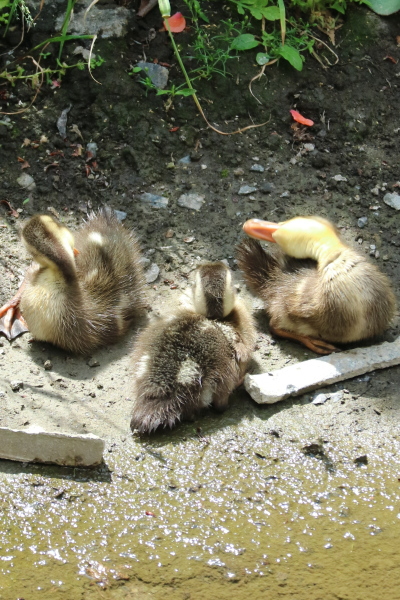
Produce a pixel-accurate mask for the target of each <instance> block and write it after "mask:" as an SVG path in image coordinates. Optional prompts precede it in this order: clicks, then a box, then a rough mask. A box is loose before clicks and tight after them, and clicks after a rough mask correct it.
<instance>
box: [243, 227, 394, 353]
mask: <svg viewBox="0 0 400 600" xmlns="http://www.w3.org/2000/svg"><path fill="white" fill-rule="evenodd" d="M243 229H244V231H245V232H246V233H247V234H248V235H249V236H251V237H253V238H258V239H261V240H267V241H269V242H276V244H277V245H278V248H274V249H272V248H268V249H263V248H262V247H261V245H260V243H259V242H257V241H255V240H252V239H245V240H244V241H242V242H241V244H240V245H239V247H238V254H237V260H238V265H239V267H240V269H241V270H242V271H243V273H244V277H245V280H246V282H247V283H248V285H249V287H250V288H251V289H253V291H254V292H255V293H256V294H257V295H258V296H260V297H261V298H262V299H263V300H264V301H265V303H266V310H267V312H268V313H269V315H270V317H271V321H270V329H271V332H272V333H274V334H276V335H278V336H281V337H286V338H289V339H294V340H298V341H299V342H301V343H303V344H304V345H305V346H307V348H310V349H311V350H313V351H314V352H317V353H318V354H329V353H331V352H334V351H336V350H337V348H336V347H335V346H334V345H332V344H331V343H329V342H334V343H348V342H356V341H358V340H363V339H366V338H372V337H374V336H377V335H379V334H381V333H383V331H384V330H385V329H386V328H387V327H388V325H389V324H390V321H391V319H392V318H393V316H394V313H395V310H396V301H395V296H394V293H393V291H392V287H391V285H390V282H389V280H388V278H387V277H386V275H384V274H383V273H381V272H380V271H379V269H378V268H377V267H376V266H375V265H373V264H371V263H370V262H369V260H368V259H367V258H366V257H365V256H364V255H362V254H360V253H359V252H357V251H356V250H354V249H353V248H350V247H349V246H348V245H347V244H346V243H345V242H343V240H342V239H341V237H340V234H339V232H338V230H337V229H336V227H335V226H334V225H332V223H330V222H329V221H326V220H325V219H322V218H320V217H296V218H294V219H290V220H289V221H284V222H282V223H270V222H268V221H261V220H259V219H251V220H249V221H247V222H246V223H245V224H244V226H243Z"/></svg>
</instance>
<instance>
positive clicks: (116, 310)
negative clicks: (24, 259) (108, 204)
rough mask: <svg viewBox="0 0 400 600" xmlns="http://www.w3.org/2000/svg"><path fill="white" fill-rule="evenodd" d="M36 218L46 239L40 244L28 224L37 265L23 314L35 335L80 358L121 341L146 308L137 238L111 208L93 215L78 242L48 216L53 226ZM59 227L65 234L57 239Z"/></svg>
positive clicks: (24, 296)
mask: <svg viewBox="0 0 400 600" xmlns="http://www.w3.org/2000/svg"><path fill="white" fill-rule="evenodd" d="M33 219H36V220H38V219H41V220H42V222H43V223H44V226H45V228H47V240H46V243H44V242H40V241H38V240H37V239H36V237H37V236H36V237H35V236H34V235H32V233H31V231H30V229H29V226H30V222H28V224H27V225H26V226H25V228H24V231H23V239H24V241H25V244H26V246H27V248H28V250H29V251H30V252H31V253H32V255H33V258H34V259H35V261H36V262H35V263H33V265H32V267H31V269H30V270H29V272H28V274H27V279H26V286H25V289H24V290H23V293H22V298H21V310H22V313H23V315H24V318H25V320H26V321H27V324H28V327H29V330H30V331H31V333H32V335H33V336H34V337H35V338H36V339H38V340H43V341H46V342H51V343H53V344H55V345H57V346H59V347H61V348H63V349H65V350H69V351H72V352H76V353H81V354H89V353H90V352H92V351H93V350H94V349H95V348H97V347H99V346H104V345H106V344H111V343H114V342H115V341H117V339H118V338H119V337H120V336H121V335H123V334H124V333H125V332H126V330H127V329H128V327H129V325H130V324H131V322H132V320H133V319H134V318H135V317H136V316H137V315H138V314H139V313H140V312H141V311H142V310H143V308H144V305H145V294H144V289H145V288H144V275H143V268H142V265H141V255H140V249H139V244H138V241H137V239H136V237H135V236H134V234H133V233H132V232H129V231H128V230H127V229H126V228H125V227H123V225H121V223H119V221H118V220H117V218H116V217H115V215H114V213H113V212H112V211H110V210H108V209H102V210H100V211H99V212H98V213H93V214H91V215H90V216H89V218H88V220H87V222H86V223H85V225H84V226H83V227H82V228H81V229H80V230H78V231H77V232H76V235H75V239H74V238H73V236H72V234H71V233H70V232H68V230H67V229H66V228H64V227H61V226H59V225H58V224H57V223H56V222H55V221H54V220H53V219H51V218H50V217H45V219H50V220H51V221H52V223H50V224H49V223H47V221H46V220H45V219H43V216H39V217H33ZM33 219H32V220H33ZM57 227H58V228H59V230H60V231H61V232H62V235H61V233H60V232H59V233H58V239H57V234H56V233H55V235H54V238H55V239H53V238H52V235H53V230H54V232H57ZM65 232H68V233H69V236H70V238H69V237H68V236H67V234H66V233H65ZM42 236H43V237H45V236H46V233H45V232H43V233H42ZM65 240H67V243H66V242H65ZM48 244H50V246H51V252H50V251H46V250H45V248H46V246H47V245H48ZM72 246H74V250H73V251H72ZM55 255H57V258H56V259H55V258H54V256H55ZM60 256H61V259H60V258H59V257H60Z"/></svg>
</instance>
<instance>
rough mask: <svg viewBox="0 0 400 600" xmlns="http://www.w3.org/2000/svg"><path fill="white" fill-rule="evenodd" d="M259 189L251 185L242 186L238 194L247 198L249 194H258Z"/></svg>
mask: <svg viewBox="0 0 400 600" xmlns="http://www.w3.org/2000/svg"><path fill="white" fill-rule="evenodd" d="M256 191H257V188H256V187H254V186H251V185H242V186H241V187H240V190H239V191H238V194H240V196H247V195H248V194H252V193H253V192H256Z"/></svg>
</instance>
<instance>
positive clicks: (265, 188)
mask: <svg viewBox="0 0 400 600" xmlns="http://www.w3.org/2000/svg"><path fill="white" fill-rule="evenodd" d="M273 189H274V185H273V184H272V183H262V184H261V185H260V192H262V193H263V194H270V193H271V192H272V191H273Z"/></svg>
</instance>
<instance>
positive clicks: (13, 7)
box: [0, 0, 33, 37]
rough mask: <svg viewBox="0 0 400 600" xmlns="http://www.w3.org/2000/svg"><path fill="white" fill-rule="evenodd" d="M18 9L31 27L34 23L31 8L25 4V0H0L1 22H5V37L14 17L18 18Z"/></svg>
mask: <svg viewBox="0 0 400 600" xmlns="http://www.w3.org/2000/svg"><path fill="white" fill-rule="evenodd" d="M3 11H8V12H3ZM18 11H19V12H20V13H21V15H22V18H23V19H24V20H25V21H26V24H27V26H28V28H29V27H30V26H31V25H32V24H33V19H32V15H31V13H30V10H29V8H28V7H27V5H26V4H25V0H0V24H1V23H4V24H5V30H4V33H3V37H4V36H5V35H6V34H7V31H8V29H9V27H10V25H11V21H12V20H13V19H14V18H18Z"/></svg>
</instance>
